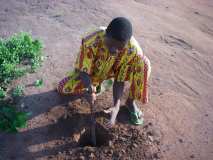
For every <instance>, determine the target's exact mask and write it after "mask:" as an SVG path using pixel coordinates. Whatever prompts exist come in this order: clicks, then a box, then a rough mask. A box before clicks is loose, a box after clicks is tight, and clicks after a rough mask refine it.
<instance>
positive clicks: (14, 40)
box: [0, 32, 42, 89]
mask: <svg viewBox="0 0 213 160" xmlns="http://www.w3.org/2000/svg"><path fill="white" fill-rule="evenodd" d="M41 50H42V43H41V42H40V41H39V40H37V39H35V40H34V39H33V38H32V36H31V35H30V34H28V33H24V32H21V33H19V34H15V35H14V36H12V37H10V38H8V39H0V87H2V88H4V89H5V88H6V86H7V85H8V83H9V82H10V81H11V80H13V79H16V78H18V77H21V76H23V75H24V74H25V73H26V72H32V71H34V70H35V69H36V68H37V67H39V66H40V64H41V61H42V53H41Z"/></svg>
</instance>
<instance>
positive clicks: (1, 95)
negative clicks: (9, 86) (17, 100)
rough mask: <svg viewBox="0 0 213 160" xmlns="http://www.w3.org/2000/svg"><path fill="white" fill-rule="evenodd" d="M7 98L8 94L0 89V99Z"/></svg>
mask: <svg viewBox="0 0 213 160" xmlns="http://www.w3.org/2000/svg"><path fill="white" fill-rule="evenodd" d="M5 96H6V92H5V91H4V90H3V89H2V88H1V87H0V99H3V98H4V97H5Z"/></svg>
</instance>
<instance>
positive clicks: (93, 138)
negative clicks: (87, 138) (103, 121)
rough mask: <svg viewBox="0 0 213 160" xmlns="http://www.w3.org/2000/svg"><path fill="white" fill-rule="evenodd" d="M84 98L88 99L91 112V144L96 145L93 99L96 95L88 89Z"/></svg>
mask: <svg viewBox="0 0 213 160" xmlns="http://www.w3.org/2000/svg"><path fill="white" fill-rule="evenodd" d="M85 98H86V100H87V101H88V103H89V104H90V113H91V118H90V124H91V140H92V145H93V146H96V133H95V128H96V119H95V99H96V95H95V93H92V92H91V91H88V92H87V94H86V96H85Z"/></svg>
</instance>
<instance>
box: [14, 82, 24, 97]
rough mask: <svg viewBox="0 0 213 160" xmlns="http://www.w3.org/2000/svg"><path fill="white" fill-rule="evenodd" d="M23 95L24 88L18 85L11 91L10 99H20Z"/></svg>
mask: <svg viewBox="0 0 213 160" xmlns="http://www.w3.org/2000/svg"><path fill="white" fill-rule="evenodd" d="M23 95H24V86H21V85H18V86H16V87H15V88H14V89H13V91H12V97H21V96H23Z"/></svg>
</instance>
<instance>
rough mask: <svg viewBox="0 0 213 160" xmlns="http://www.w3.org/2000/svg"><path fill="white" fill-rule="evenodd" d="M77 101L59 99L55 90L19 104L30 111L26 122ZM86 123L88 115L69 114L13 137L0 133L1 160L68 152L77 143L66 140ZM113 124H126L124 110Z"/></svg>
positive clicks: (122, 109)
mask: <svg viewBox="0 0 213 160" xmlns="http://www.w3.org/2000/svg"><path fill="white" fill-rule="evenodd" d="M78 98H80V97H79V96H60V95H59V94H58V93H57V92H56V91H49V92H45V93H40V94H34V95H29V96H26V97H25V98H24V99H23V100H22V102H24V105H25V106H26V107H27V110H28V111H31V112H32V115H31V117H30V119H32V118H34V117H36V116H39V115H40V114H43V113H46V112H48V111H49V110H50V109H51V108H53V107H55V106H64V107H65V106H66V104H67V103H68V102H70V101H74V100H76V99H78ZM71 107H72V106H71ZM95 116H96V118H99V117H105V118H107V119H108V118H109V115H108V114H105V113H103V112H102V111H101V112H96V113H95ZM90 120H91V114H89V113H73V114H72V115H71V116H69V117H68V118H66V119H64V118H63V116H62V117H61V118H59V119H58V120H57V121H56V122H55V123H53V124H48V125H46V126H42V127H38V128H34V129H30V130H26V131H23V132H19V133H17V134H4V135H2V136H1V137H2V140H1V144H2V145H3V146H2V147H3V150H2V153H3V158H4V159H23V158H24V159H30V158H31V159H32V158H33V159H35V158H39V157H44V156H51V155H55V154H58V153H59V152H63V151H67V150H70V148H73V147H74V148H75V147H78V144H76V142H74V141H72V140H70V138H71V137H73V135H74V134H75V133H79V132H80V131H81V130H82V128H85V127H89V126H90V124H91V123H90V122H91V121H90ZM117 121H118V123H124V124H126V123H128V111H127V109H126V107H121V110H120V112H119V115H118V118H117ZM1 137H0V138H1ZM57 140H62V141H63V142H66V143H65V144H60V142H56V141H57ZM51 143H58V144H51ZM4 145H5V148H4ZM8 147H9V148H8ZM10 153H16V154H10ZM14 155H15V157H14Z"/></svg>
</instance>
